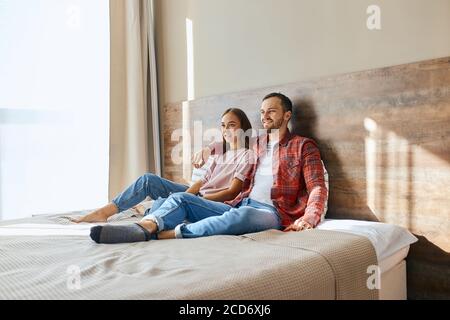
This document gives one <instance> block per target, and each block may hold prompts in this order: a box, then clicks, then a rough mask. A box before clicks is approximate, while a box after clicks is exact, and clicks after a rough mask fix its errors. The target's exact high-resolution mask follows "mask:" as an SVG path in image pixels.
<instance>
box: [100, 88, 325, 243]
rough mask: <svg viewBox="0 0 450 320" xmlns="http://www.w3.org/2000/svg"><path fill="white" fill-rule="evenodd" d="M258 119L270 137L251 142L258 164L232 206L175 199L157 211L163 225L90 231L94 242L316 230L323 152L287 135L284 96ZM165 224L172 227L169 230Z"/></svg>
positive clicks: (321, 205) (153, 222)
mask: <svg viewBox="0 0 450 320" xmlns="http://www.w3.org/2000/svg"><path fill="white" fill-rule="evenodd" d="M260 114H261V122H262V125H263V127H264V129H266V130H267V133H266V134H264V135H261V136H259V137H257V138H256V139H255V140H254V141H253V143H252V147H253V151H254V153H255V155H256V156H257V161H253V163H252V167H251V168H250V169H249V170H248V171H247V172H248V173H247V174H246V176H245V177H244V179H243V180H244V181H243V186H242V191H241V192H240V193H239V194H238V196H237V197H235V198H234V199H233V200H231V201H225V202H224V203H221V202H215V201H209V200H207V199H204V198H202V197H198V196H195V195H193V194H190V193H187V192H178V193H174V194H172V195H170V196H169V198H168V200H166V201H165V202H164V204H163V205H162V206H161V207H160V208H159V209H157V210H160V211H162V212H163V214H161V215H159V216H161V217H163V219H147V220H144V221H141V222H140V223H139V225H138V227H136V226H134V228H133V227H131V226H104V227H100V226H98V227H94V228H93V229H92V230H91V237H92V238H93V239H94V240H95V241H97V242H101V243H117V242H118V239H123V238H124V237H123V234H127V237H126V239H127V240H126V241H122V240H120V242H137V241H148V240H150V239H161V240H162V239H174V238H197V237H204V236H212V235H240V234H245V233H252V232H260V231H264V230H267V229H277V230H284V231H286V232H287V231H302V230H306V229H312V228H314V227H315V226H316V225H317V224H318V223H319V222H320V220H321V216H322V214H323V213H324V209H325V204H326V201H327V189H326V185H325V181H324V169H323V165H322V161H321V158H320V152H319V149H318V147H317V145H316V143H315V142H314V141H313V140H311V139H308V138H304V137H300V136H297V135H294V134H292V133H290V132H289V130H288V123H289V121H290V119H291V117H292V102H291V100H290V99H289V98H288V97H286V96H285V95H283V94H280V93H271V94H269V95H267V96H266V97H264V99H263V102H262V105H261V109H260ZM222 146H223V145H222V143H217V144H216V145H215V144H213V145H211V146H209V147H207V148H205V149H204V150H203V151H202V152H200V153H199V154H197V155H196V156H195V158H194V165H196V166H197V167H198V166H200V165H202V163H203V162H204V159H206V158H207V157H208V156H209V154H210V153H213V152H215V151H216V150H222ZM166 203H167V208H164V206H165V204H166ZM164 220H165V221H170V222H171V223H170V227H169V226H168V223H166V222H164ZM185 220H188V221H189V222H190V223H188V224H186V223H184V221H185ZM103 234H105V236H104V237H103V236H102V235H103ZM99 239H100V240H99ZM102 239H105V240H102ZM108 239H111V241H110V240H108Z"/></svg>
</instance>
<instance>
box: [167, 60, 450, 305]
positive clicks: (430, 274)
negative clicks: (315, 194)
mask: <svg viewBox="0 0 450 320" xmlns="http://www.w3.org/2000/svg"><path fill="white" fill-rule="evenodd" d="M270 92H282V93H284V94H286V95H287V96H289V97H290V98H291V99H292V101H293V102H294V105H295V110H294V115H293V119H292V121H291V129H292V131H293V132H295V133H298V134H300V135H303V136H307V137H311V138H313V139H315V140H316V141H317V142H318V144H319V147H320V150H321V154H322V157H323V160H324V162H325V165H326V167H327V169H328V171H329V175H330V197H329V209H328V213H327V217H328V218H347V219H365V220H373V221H383V222H388V223H394V224H397V225H401V226H403V227H406V228H408V229H409V230H411V231H412V232H413V233H414V234H416V235H418V236H420V241H419V242H418V243H417V244H414V245H413V246H412V247H411V251H410V255H409V257H408V260H407V261H408V297H409V298H411V299H420V298H447V299H449V298H450V274H449V273H450V254H449V252H450V195H449V191H450V58H449V57H446V58H441V59H433V60H428V61H422V62H417V63H412V64H406V65H400V66H394V67H387V68H381V69H376V70H369V71H362V72H356V73H350V74H344V75H337V76H330V77H326V78H320V79H315V80H311V81H302V82H298V83H292V84H287V85H282V86H276V87H271V88H263V89H257V90H250V91H246V92H239V93H232V94H225V95H220V96H213V97H207V98H202V99H198V100H195V101H190V102H189V104H188V106H187V108H186V106H185V115H187V118H186V119H187V120H186V119H185V122H184V127H185V129H187V130H189V132H191V134H193V131H194V129H193V124H194V121H202V126H203V130H206V129H210V128H218V126H219V121H220V115H221V113H222V112H223V111H224V110H225V109H226V108H228V107H231V106H236V107H240V108H242V109H243V110H245V111H246V113H247V114H248V116H249V118H250V120H251V121H252V123H253V125H254V127H255V128H260V124H259V114H258V110H259V108H260V103H261V100H262V98H263V97H264V96H265V95H266V94H268V93H270ZM182 114H183V106H182V104H181V103H179V104H171V105H167V106H165V108H164V114H163V117H164V125H163V126H164V129H163V136H164V145H165V157H164V175H165V177H166V178H169V179H174V180H177V181H182V182H186V181H185V180H182V179H180V177H182V172H183V168H182V166H180V165H174V164H173V162H172V160H171V150H172V149H173V148H174V146H175V144H176V143H174V142H173V141H171V134H172V132H173V130H175V129H176V128H182V127H183V121H182ZM204 144H206V141H204Z"/></svg>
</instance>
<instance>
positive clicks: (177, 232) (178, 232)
mask: <svg viewBox="0 0 450 320" xmlns="http://www.w3.org/2000/svg"><path fill="white" fill-rule="evenodd" d="M185 225H186V224H185V223H182V224H179V225H177V226H176V227H175V238H176V239H183V234H182V233H181V227H184V226H185Z"/></svg>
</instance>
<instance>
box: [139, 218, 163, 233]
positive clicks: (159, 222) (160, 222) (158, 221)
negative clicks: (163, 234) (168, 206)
mask: <svg viewBox="0 0 450 320" xmlns="http://www.w3.org/2000/svg"><path fill="white" fill-rule="evenodd" d="M146 220H152V221H153V222H154V223H156V225H157V226H158V230H157V231H158V232H160V231H163V230H164V220H163V219H161V218H160V217H157V216H155V215H153V214H149V215H146V216H145V217H144V218H143V219H142V221H146Z"/></svg>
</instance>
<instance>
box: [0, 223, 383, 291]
mask: <svg viewBox="0 0 450 320" xmlns="http://www.w3.org/2000/svg"><path fill="white" fill-rule="evenodd" d="M131 221H136V218H133V217H128V216H123V217H122V220H121V219H120V217H119V219H117V221H113V222H112V223H129V222H131ZM17 224H19V226H20V225H21V224H32V227H33V226H36V228H37V229H39V228H40V226H41V227H42V228H43V229H45V230H47V231H48V230H50V231H51V232H49V234H48V235H46V232H45V230H44V231H43V232H38V234H39V235H24V233H19V234H21V235H14V234H13V233H14V232H15V231H14V230H17ZM11 225H16V226H15V227H11ZM29 227H30V225H28V226H27V228H29ZM49 227H52V228H53V227H54V228H57V231H60V232H56V233H55V230H51V229H49ZM89 227H90V226H84V227H79V228H80V229H77V230H75V231H74V230H73V229H70V228H73V224H71V223H69V222H68V220H67V219H66V218H64V217H62V216H48V217H39V218H32V219H23V220H18V221H11V222H3V223H0V299H226V300H230V299H232V300H234V299H249V300H254V299H265V300H272V299H339V300H340V299H377V298H378V290H369V289H368V288H367V286H366V281H367V279H368V277H369V274H368V273H367V268H368V266H370V265H376V264H377V259H376V254H375V250H374V248H373V247H372V244H371V243H370V241H369V240H368V239H366V238H364V237H360V236H356V235H352V234H347V233H341V232H335V231H324V230H312V231H307V232H300V233H283V232H280V231H274V230H270V231H266V232H262V233H255V234H247V235H244V236H215V237H208V238H200V239H183V240H165V241H150V242H143V243H135V244H118V245H98V244H96V243H94V242H93V241H91V240H90V238H89V237H88V236H87V232H88V228H89ZM83 228H84V229H83ZM19 229H20V228H19ZM66 229H67V230H68V231H69V232H65V231H67V230H66ZM69 229H70V230H69ZM11 230H12V231H13V232H12V231H11ZM41 231H42V230H41ZM59 233H60V234H59ZM65 233H67V234H65ZM25 234H27V233H26V232H25Z"/></svg>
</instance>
